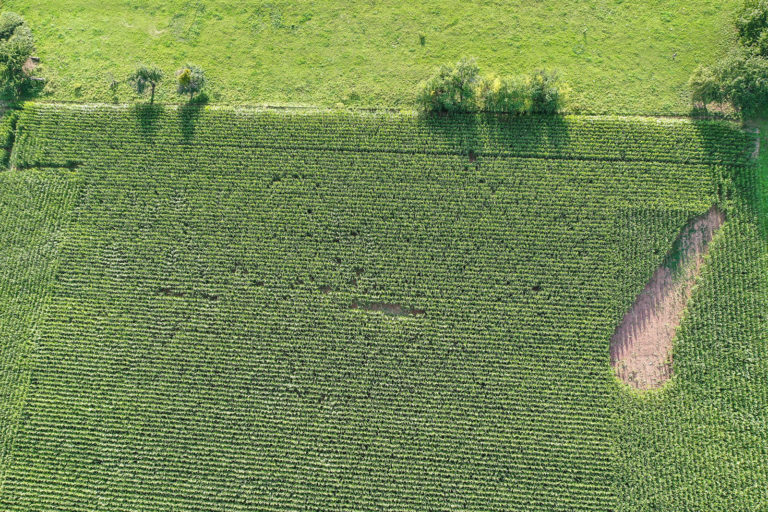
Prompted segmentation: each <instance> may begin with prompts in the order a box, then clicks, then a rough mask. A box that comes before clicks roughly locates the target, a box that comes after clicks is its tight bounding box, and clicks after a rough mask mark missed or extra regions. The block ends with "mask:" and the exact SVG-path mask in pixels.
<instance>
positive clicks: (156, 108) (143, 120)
mask: <svg viewBox="0 0 768 512" xmlns="http://www.w3.org/2000/svg"><path fill="white" fill-rule="evenodd" d="M131 110H132V111H133V113H134V115H135V116H136V120H137V121H138V127H139V133H140V134H141V135H142V136H143V137H144V138H145V139H151V138H153V137H154V136H155V133H157V130H158V128H159V126H158V125H159V123H158V120H159V118H160V116H161V115H162V114H163V112H164V111H165V107H163V106H162V105H156V104H150V103H138V104H136V105H134V106H133V107H131Z"/></svg>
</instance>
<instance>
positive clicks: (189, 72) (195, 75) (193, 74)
mask: <svg viewBox="0 0 768 512" xmlns="http://www.w3.org/2000/svg"><path fill="white" fill-rule="evenodd" d="M176 80H177V82H178V87H177V88H176V92H177V93H179V94H189V100H190V101H192V97H193V96H194V95H195V94H197V93H199V92H200V91H202V90H203V87H205V73H204V72H203V70H202V69H201V68H199V67H198V66H195V65H193V64H186V65H185V66H184V67H182V68H181V69H179V70H178V71H177V72H176Z"/></svg>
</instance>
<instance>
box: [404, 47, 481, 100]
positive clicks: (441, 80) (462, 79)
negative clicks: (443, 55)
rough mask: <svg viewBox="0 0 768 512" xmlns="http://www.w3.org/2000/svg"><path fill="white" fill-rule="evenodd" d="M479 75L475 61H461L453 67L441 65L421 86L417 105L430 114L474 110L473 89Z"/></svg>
mask: <svg viewBox="0 0 768 512" xmlns="http://www.w3.org/2000/svg"><path fill="white" fill-rule="evenodd" d="M479 74H480V70H479V68H478V67H477V63H476V62H475V59H462V60H461V61H459V62H458V63H456V64H455V65H453V66H449V65H442V66H440V68H439V69H438V70H437V73H436V74H435V75H434V76H433V77H432V78H430V79H429V80H427V81H426V82H425V83H424V84H422V86H421V90H420V92H419V95H418V98H417V101H418V104H419V105H420V106H421V107H422V108H423V109H424V110H426V111H432V112H470V111H473V110H476V109H477V105H476V103H475V89H476V85H477V83H478V80H479Z"/></svg>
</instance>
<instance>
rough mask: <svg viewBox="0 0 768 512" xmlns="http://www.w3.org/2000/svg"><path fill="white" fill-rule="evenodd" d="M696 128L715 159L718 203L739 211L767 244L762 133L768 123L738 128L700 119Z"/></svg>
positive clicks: (767, 162) (767, 161)
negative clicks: (746, 217)
mask: <svg viewBox="0 0 768 512" xmlns="http://www.w3.org/2000/svg"><path fill="white" fill-rule="evenodd" d="M693 125H694V127H695V129H696V132H697V133H698V136H699V140H700V143H701V144H702V145H703V146H704V147H705V148H706V149H705V151H706V154H707V155H708V156H709V157H710V158H712V159H713V164H714V165H713V168H714V176H713V181H714V185H715V186H716V195H717V200H718V202H719V203H720V205H721V206H722V207H724V208H730V207H731V206H736V207H737V208H739V209H740V210H741V211H742V212H743V213H744V214H745V215H747V216H748V218H749V220H750V221H751V222H754V223H755V224H756V225H757V227H758V231H759V233H760V236H761V237H762V238H763V239H765V240H766V241H768V215H766V214H768V205H766V204H765V203H766V199H767V198H766V197H765V194H766V193H768V190H766V189H767V188H768V184H766V183H765V182H766V176H767V175H768V154H767V153H768V147H766V146H767V145H768V139H767V138H766V133H763V131H764V130H765V129H766V128H768V124H766V123H763V122H757V123H749V122H748V123H746V125H745V126H742V127H737V126H734V124H733V123H729V122H724V121H713V120H697V121H693ZM756 127H759V128H760V132H759V133H758V132H756V130H755V128H756ZM761 142H762V143H761ZM734 148H736V149H735V150H734Z"/></svg>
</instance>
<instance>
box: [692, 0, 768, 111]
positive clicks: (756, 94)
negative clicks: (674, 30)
mask: <svg viewBox="0 0 768 512" xmlns="http://www.w3.org/2000/svg"><path fill="white" fill-rule="evenodd" d="M736 28H737V31H738V33H739V43H740V46H739V47H737V48H734V49H733V50H732V51H731V52H730V53H729V54H728V55H727V56H726V57H725V58H723V59H722V60H720V61H719V62H717V63H716V64H714V65H712V66H700V67H699V68H697V69H696V71H695V72H694V73H693V75H692V76H691V79H690V80H689V82H688V85H689V87H690V89H691V98H692V100H693V101H694V102H701V103H703V104H704V105H706V104H708V103H711V102H716V103H729V104H731V105H732V106H733V107H734V108H736V109H737V110H739V111H740V112H741V113H742V115H744V116H747V117H749V116H754V115H762V114H763V113H765V109H766V105H768V30H767V29H768V0H758V1H749V2H747V4H746V5H745V7H744V9H743V10H742V12H741V13H740V14H739V15H738V17H737V19H736Z"/></svg>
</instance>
